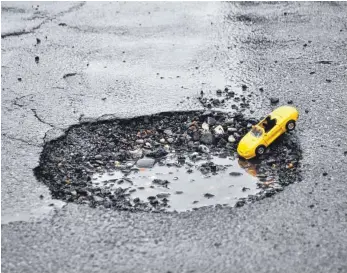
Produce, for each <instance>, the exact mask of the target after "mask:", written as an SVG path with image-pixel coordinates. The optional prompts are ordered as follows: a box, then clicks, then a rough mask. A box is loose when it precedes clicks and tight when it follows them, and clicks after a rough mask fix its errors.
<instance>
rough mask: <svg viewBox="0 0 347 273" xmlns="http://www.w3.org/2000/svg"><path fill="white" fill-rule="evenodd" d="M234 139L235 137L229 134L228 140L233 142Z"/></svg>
mask: <svg viewBox="0 0 347 273" xmlns="http://www.w3.org/2000/svg"><path fill="white" fill-rule="evenodd" d="M235 141H236V139H235V138H234V136H229V137H228V142H230V143H234V142H235Z"/></svg>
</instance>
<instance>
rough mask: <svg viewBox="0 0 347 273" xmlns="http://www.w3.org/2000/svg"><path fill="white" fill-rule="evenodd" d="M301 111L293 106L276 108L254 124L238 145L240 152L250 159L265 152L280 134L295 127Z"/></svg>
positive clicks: (242, 155)
mask: <svg viewBox="0 0 347 273" xmlns="http://www.w3.org/2000/svg"><path fill="white" fill-rule="evenodd" d="M298 117H299V112H298V111H297V110H296V109H295V108H294V107H292V106H281V107H278V108H277V109H275V110H274V111H273V112H272V113H270V115H268V116H267V117H266V118H265V119H263V120H262V121H260V122H259V123H258V124H257V125H255V126H252V130H251V131H250V132H248V133H247V134H246V135H245V136H244V137H243V138H242V139H241V140H240V143H239V145H238V147H237V152H238V154H239V155H240V156H241V157H243V158H245V159H250V158H253V157H255V156H260V155H262V154H264V153H265V151H266V148H267V147H268V146H269V145H270V144H271V143H272V142H274V141H275V140H276V139H277V138H278V137H279V136H280V135H282V134H283V133H285V132H287V131H293V130H294V129H295V124H296V121H297V119H298Z"/></svg>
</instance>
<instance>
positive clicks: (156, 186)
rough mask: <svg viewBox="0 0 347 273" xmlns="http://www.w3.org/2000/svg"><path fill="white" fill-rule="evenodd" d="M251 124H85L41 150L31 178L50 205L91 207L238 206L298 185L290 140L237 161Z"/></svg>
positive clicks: (190, 117) (238, 120)
mask: <svg viewBox="0 0 347 273" xmlns="http://www.w3.org/2000/svg"><path fill="white" fill-rule="evenodd" d="M255 123H257V121H256V120H253V119H247V118H245V117H244V116H243V115H241V114H229V113H224V112H216V111H205V112H203V111H194V112H170V113H160V114H156V115H152V116H142V117H136V118H132V119H120V120H111V121H102V122H95V123H93V122H92V123H83V124H79V125H75V126H72V127H71V128H70V129H69V130H68V131H67V132H66V134H65V135H64V136H63V137H60V138H59V139H57V140H53V141H51V142H49V143H46V145H45V146H44V149H43V152H42V154H41V157H40V165H39V166H38V167H37V168H36V169H35V175H36V176H37V178H38V179H39V180H40V181H42V182H43V183H45V184H46V185H48V187H49V188H50V190H51V192H52V195H53V197H54V198H58V199H62V200H64V201H68V202H75V203H79V204H88V205H90V206H92V207H96V206H105V207H107V208H112V209H121V210H142V211H155V212H160V211H186V210H194V209H198V208H200V207H206V206H215V205H220V206H242V205H243V204H245V203H247V202H252V201H255V200H259V199H262V198H264V197H266V196H271V195H273V194H274V193H276V192H278V191H281V190H283V187H284V186H286V185H288V184H290V183H293V182H295V181H297V180H299V179H300V172H299V160H300V157H301V152H300V147H299V145H298V142H297V139H296V137H295V133H291V134H285V135H284V136H282V137H281V138H280V139H278V140H277V141H276V142H275V143H274V144H272V146H271V148H270V149H269V150H268V152H267V154H265V155H264V156H263V157H262V158H260V159H258V160H257V161H255V160H252V161H245V160H242V159H239V158H238V156H237V154H236V147H237V143H238V141H239V140H240V139H241V137H242V136H243V135H244V134H246V133H247V131H248V130H249V129H250V127H251V126H252V124H255Z"/></svg>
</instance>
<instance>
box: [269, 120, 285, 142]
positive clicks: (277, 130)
mask: <svg viewBox="0 0 347 273" xmlns="http://www.w3.org/2000/svg"><path fill="white" fill-rule="evenodd" d="M281 134H282V129H281V126H280V125H279V124H278V122H277V120H276V124H275V126H274V127H273V128H272V129H271V130H270V131H269V132H267V133H266V134H265V142H266V144H267V145H270V144H271V143H272V142H274V140H275V139H276V138H277V137H279V136H280V135H281Z"/></svg>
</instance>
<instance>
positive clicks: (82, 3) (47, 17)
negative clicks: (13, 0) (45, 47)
mask: <svg viewBox="0 0 347 273" xmlns="http://www.w3.org/2000/svg"><path fill="white" fill-rule="evenodd" d="M85 4H86V2H81V3H78V4H77V5H75V6H73V7H71V8H69V9H67V10H66V11H62V12H59V13H58V14H56V15H53V16H51V17H49V16H46V15H44V14H43V16H44V17H46V19H44V20H43V21H42V22H41V23H39V24H38V25H37V26H34V27H33V28H31V29H30V30H21V31H14V32H9V33H5V34H1V39H4V38H6V37H11V36H21V35H24V34H30V33H34V32H35V30H37V29H39V28H40V27H42V26H43V25H44V24H46V23H47V22H48V21H52V20H54V19H56V18H57V17H60V16H63V15H65V14H67V13H69V12H72V11H76V10H78V9H80V8H81V7H83V6H84V5H85Z"/></svg>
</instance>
